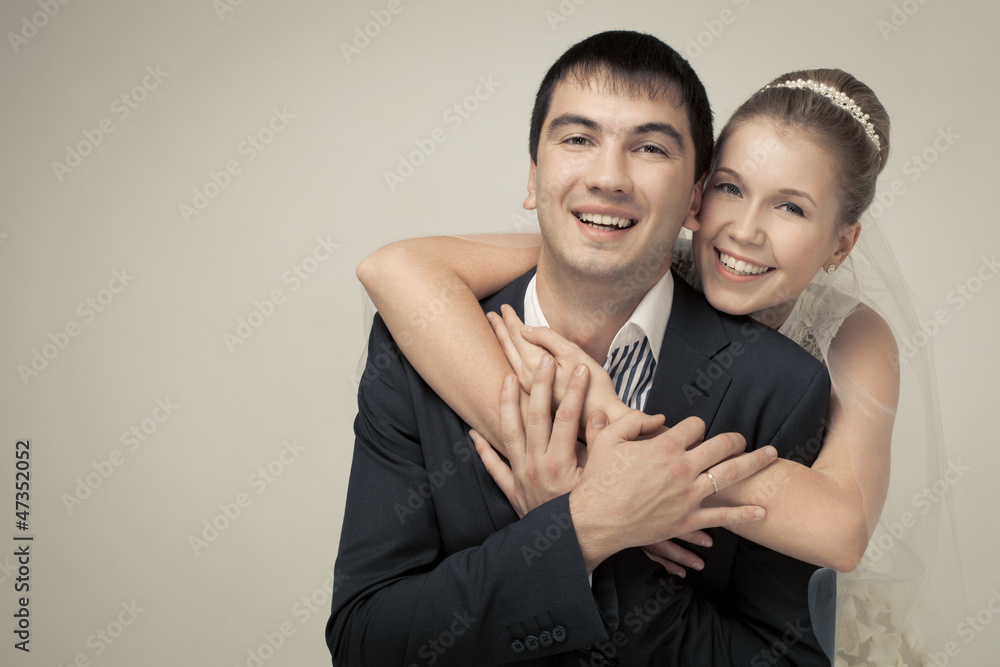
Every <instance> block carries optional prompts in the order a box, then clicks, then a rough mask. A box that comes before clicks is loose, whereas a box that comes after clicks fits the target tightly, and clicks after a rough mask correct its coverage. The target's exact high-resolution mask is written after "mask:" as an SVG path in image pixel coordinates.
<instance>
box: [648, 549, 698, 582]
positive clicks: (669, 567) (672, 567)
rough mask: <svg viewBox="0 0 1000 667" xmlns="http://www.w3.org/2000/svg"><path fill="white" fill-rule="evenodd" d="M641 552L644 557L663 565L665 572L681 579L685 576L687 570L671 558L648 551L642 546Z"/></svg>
mask: <svg viewBox="0 0 1000 667" xmlns="http://www.w3.org/2000/svg"><path fill="white" fill-rule="evenodd" d="M642 552H643V553H644V554H646V557H647V558H649V560H651V561H654V562H656V563H659V564H660V565H662V566H663V567H664V569H666V571H667V572H669V573H670V574H672V575H674V576H675V577H680V578H682V579H683V578H684V577H685V576H687V571H686V570H685V569H684V568H683V567H681V566H680V565H678V564H677V563H675V562H673V561H672V560H667V559H666V558H664V557H662V556H660V555H658V554H655V553H653V552H651V551H649V550H648V548H643V550H642Z"/></svg>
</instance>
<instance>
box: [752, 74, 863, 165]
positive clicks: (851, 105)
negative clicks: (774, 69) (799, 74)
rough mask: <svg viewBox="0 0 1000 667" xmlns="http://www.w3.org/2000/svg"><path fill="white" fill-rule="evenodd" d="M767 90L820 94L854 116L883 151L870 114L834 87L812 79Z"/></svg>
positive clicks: (775, 86)
mask: <svg viewBox="0 0 1000 667" xmlns="http://www.w3.org/2000/svg"><path fill="white" fill-rule="evenodd" d="M767 88H799V89H802V88H807V89H809V90H811V91H813V92H816V93H819V94H820V95H822V96H823V97H825V98H827V99H828V100H830V101H831V102H833V103H834V104H836V105H837V106H838V107H840V108H841V109H843V110H845V111H847V112H848V113H850V114H851V115H852V116H854V119H855V120H857V121H858V122H859V123H861V127H863V128H865V134H867V135H868V138H869V139H871V140H872V143H873V144H875V148H877V149H878V150H882V141H881V140H880V139H879V138H878V134H876V133H875V126H874V125H872V124H871V123H869V122H868V114H866V113H864V112H862V111H861V107H859V106H858V105H857V104H856V103H855V102H854V100H852V99H851V98H850V97H848V96H847V94H846V93H842V92H840V91H839V90H837V89H836V88H834V87H833V86H828V85H826V84H825V83H816V82H815V81H813V80H812V79H808V80H805V79H796V80H795V81H785V82H784V83H776V84H774V85H767V86H764V90H766V89H767Z"/></svg>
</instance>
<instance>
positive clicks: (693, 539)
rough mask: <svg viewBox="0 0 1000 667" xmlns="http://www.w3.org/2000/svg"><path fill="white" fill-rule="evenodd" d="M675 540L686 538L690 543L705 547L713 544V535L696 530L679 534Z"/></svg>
mask: <svg viewBox="0 0 1000 667" xmlns="http://www.w3.org/2000/svg"><path fill="white" fill-rule="evenodd" d="M674 539H675V540H684V541H685V542H688V543H689V544H698V545H700V546H703V547H710V546H712V536H711V535H709V534H708V533H706V532H705V531H703V530H694V531H691V532H690V533H685V534H684V535H678V536H677V537H675V538H674Z"/></svg>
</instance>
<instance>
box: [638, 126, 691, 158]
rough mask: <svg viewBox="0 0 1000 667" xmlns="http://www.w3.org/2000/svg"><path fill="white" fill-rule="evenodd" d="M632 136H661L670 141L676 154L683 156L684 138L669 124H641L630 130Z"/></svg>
mask: <svg viewBox="0 0 1000 667" xmlns="http://www.w3.org/2000/svg"><path fill="white" fill-rule="evenodd" d="M632 134H662V135H665V136H666V137H667V138H668V139H670V141H671V143H673V144H674V146H675V147H676V148H677V152H678V153H680V154H681V155H683V154H684V136H683V135H682V134H681V133H680V132H679V131H678V130H677V128H676V127H674V126H673V125H671V124H670V123H643V124H642V125H639V126H638V127H636V128H634V129H633V130H632Z"/></svg>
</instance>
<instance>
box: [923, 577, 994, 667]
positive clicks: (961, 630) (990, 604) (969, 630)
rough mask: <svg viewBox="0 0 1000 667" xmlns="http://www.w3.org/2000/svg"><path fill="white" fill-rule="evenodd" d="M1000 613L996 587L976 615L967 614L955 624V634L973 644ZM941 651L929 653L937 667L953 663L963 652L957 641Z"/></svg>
mask: <svg viewBox="0 0 1000 667" xmlns="http://www.w3.org/2000/svg"><path fill="white" fill-rule="evenodd" d="M997 615H1000V590H997V589H996V588H994V589H992V590H991V591H990V598H989V600H987V601H986V604H984V605H983V607H982V608H981V609H979V610H978V611H977V612H976V613H975V615H972V614H970V615H969V616H966V618H965V620H964V621H962V622H961V623H959V624H958V625H957V626H955V634H956V635H958V636H959V637H961V638H962V639H963V640H964V641H965V644H966V645H968V644H971V643H972V640H974V639H975V638H976V635H978V634H980V633H981V632H984V631H985V630H986V628H988V627H989V626H990V624H991V623H993V619H994V618H996V616H997ZM942 648H943V650H941V651H934V652H932V653H929V654H928V656H927V657H928V658H929V659H930V662H929V663H925V664H931V665H936V666H937V667H946V666H947V665H948V664H950V663H951V659H952V658H957V657H958V656H959V655H961V654H962V647H961V646H960V645H959V643H958V642H957V641H950V642H948V643H946V644H945V645H944V646H943V647H942Z"/></svg>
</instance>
